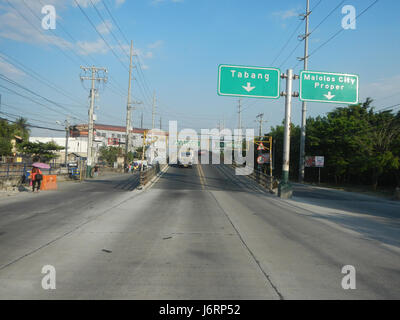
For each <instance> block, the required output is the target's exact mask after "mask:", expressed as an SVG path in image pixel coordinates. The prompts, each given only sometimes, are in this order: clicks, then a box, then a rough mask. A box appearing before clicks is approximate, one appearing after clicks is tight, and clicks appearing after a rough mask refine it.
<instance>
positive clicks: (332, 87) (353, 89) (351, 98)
mask: <svg viewBox="0 0 400 320" xmlns="http://www.w3.org/2000/svg"><path fill="white" fill-rule="evenodd" d="M299 98H300V100H302V101H314V102H330V103H348V104H356V103H358V75H355V74H345V73H332V72H319V71H308V70H307V71H305V70H303V71H301V72H300V97H299Z"/></svg>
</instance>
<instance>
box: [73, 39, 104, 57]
mask: <svg viewBox="0 0 400 320" xmlns="http://www.w3.org/2000/svg"><path fill="white" fill-rule="evenodd" d="M76 45H77V47H78V52H79V53H80V54H81V55H88V54H92V53H100V54H105V53H107V52H108V47H107V45H106V44H105V42H104V41H103V39H98V40H96V41H92V42H90V41H78V42H77V43H76Z"/></svg>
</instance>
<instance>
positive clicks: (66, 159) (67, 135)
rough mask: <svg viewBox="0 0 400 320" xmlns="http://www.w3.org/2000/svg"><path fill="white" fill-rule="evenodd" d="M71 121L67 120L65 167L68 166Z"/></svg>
mask: <svg viewBox="0 0 400 320" xmlns="http://www.w3.org/2000/svg"><path fill="white" fill-rule="evenodd" d="M68 139H69V119H68V118H67V119H66V120H65V167H67V164H68Z"/></svg>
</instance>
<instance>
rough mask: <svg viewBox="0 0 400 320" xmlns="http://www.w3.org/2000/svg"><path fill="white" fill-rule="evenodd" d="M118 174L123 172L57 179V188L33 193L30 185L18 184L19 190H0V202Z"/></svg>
mask: <svg viewBox="0 0 400 320" xmlns="http://www.w3.org/2000/svg"><path fill="white" fill-rule="evenodd" d="M118 175H123V173H117V172H106V173H104V174H101V175H99V176H97V177H95V178H88V179H85V180H82V181H79V180H78V181H77V180H62V181H57V190H42V191H40V192H39V193H36V192H35V193H33V192H32V187H31V186H29V185H24V186H19V187H18V188H19V190H14V191H6V190H0V203H5V202H8V201H7V200H11V199H12V200H18V199H21V197H23V198H24V199H25V198H26V199H29V198H33V197H38V196H41V195H46V194H49V193H52V192H60V191H68V190H69V189H70V188H73V187H76V185H77V184H78V185H79V184H82V183H85V181H87V180H88V181H93V180H104V179H107V178H111V177H114V176H118Z"/></svg>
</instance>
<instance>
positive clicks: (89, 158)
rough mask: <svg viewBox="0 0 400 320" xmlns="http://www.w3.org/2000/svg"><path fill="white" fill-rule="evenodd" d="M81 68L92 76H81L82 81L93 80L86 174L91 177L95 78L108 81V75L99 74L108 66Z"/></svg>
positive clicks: (105, 71)
mask: <svg viewBox="0 0 400 320" xmlns="http://www.w3.org/2000/svg"><path fill="white" fill-rule="evenodd" d="M81 69H82V70H83V71H84V72H85V73H86V72H88V71H90V76H81V77H80V78H81V81H83V80H91V84H92V86H91V89H90V108H89V125H88V148H87V162H86V176H87V177H90V172H91V169H92V164H93V163H92V162H93V159H92V158H93V156H92V151H93V109H94V99H95V91H96V89H95V80H97V81H104V82H107V77H106V76H105V75H103V76H99V71H102V72H104V74H107V69H106V68H97V67H95V66H92V67H82V66H81Z"/></svg>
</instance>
